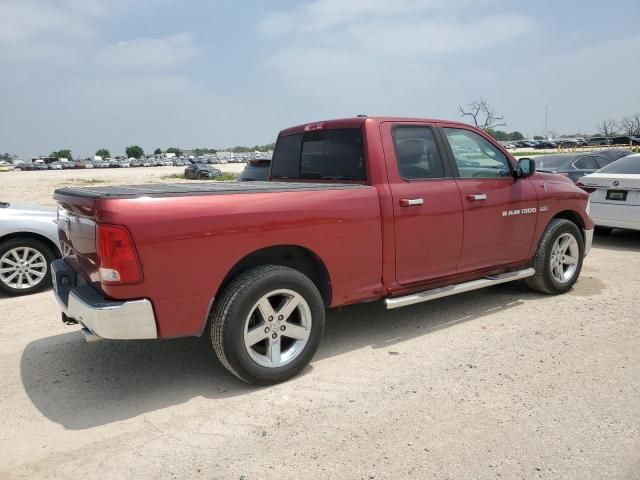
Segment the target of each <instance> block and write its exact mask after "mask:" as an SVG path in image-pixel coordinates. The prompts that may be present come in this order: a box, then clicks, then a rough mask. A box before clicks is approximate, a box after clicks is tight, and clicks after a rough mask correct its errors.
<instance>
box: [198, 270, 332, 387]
mask: <svg viewBox="0 0 640 480" xmlns="http://www.w3.org/2000/svg"><path fill="white" fill-rule="evenodd" d="M324 314H325V312H324V303H323V301H322V297H321V296H320V292H318V289H317V288H316V286H315V285H314V284H313V282H312V281H311V280H310V279H309V278H308V277H306V276H305V275H303V274H302V273H300V272H298V271H297V270H293V269H291V268H288V267H281V266H277V265H266V266H261V267H256V268H253V269H250V270H248V271H246V272H244V273H242V274H240V275H239V276H238V277H237V278H236V279H234V280H233V281H232V282H231V283H230V284H229V285H228V286H227V287H226V288H225V289H224V291H223V293H222V295H221V296H220V297H219V299H217V300H216V303H215V306H214V309H213V312H212V314H211V318H210V333H211V342H212V344H213V349H214V351H215V353H216V356H217V357H218V359H219V360H220V361H221V362H222V364H223V365H224V366H225V367H226V368H227V369H228V370H229V371H230V372H231V373H233V374H234V375H236V376H237V377H238V378H240V379H242V380H244V381H246V382H249V383H255V384H258V385H269V384H273V383H278V382H282V381H285V380H288V379H289V378H291V377H293V376H295V375H296V374H298V373H299V372H300V371H301V370H302V369H303V368H304V367H305V366H306V365H307V364H308V363H309V361H310V360H311V358H312V357H313V355H314V353H315V352H316V350H317V348H318V345H319V343H320V339H321V338H322V333H323V331H324Z"/></svg>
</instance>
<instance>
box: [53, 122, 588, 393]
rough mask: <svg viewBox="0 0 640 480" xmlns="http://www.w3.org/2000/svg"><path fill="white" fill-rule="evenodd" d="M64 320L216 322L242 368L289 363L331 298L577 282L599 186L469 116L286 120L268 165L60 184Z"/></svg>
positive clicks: (58, 286)
mask: <svg viewBox="0 0 640 480" xmlns="http://www.w3.org/2000/svg"><path fill="white" fill-rule="evenodd" d="M55 199H56V200H57V202H58V205H59V208H58V216H59V220H58V229H59V237H60V244H61V247H62V254H63V258H62V259H60V260H56V261H55V262H54V263H53V266H52V275H53V284H54V291H55V295H56V297H57V299H58V301H59V303H60V305H61V307H62V311H63V314H62V317H63V320H64V321H65V322H66V323H69V324H76V323H77V324H80V326H81V328H82V332H83V333H84V335H85V338H86V339H87V341H93V340H99V339H102V338H104V339H113V340H128V339H155V338H164V339H168V338H176V337H184V336H201V335H206V336H207V337H209V338H210V341H211V344H212V347H213V351H214V352H215V354H216V355H217V357H218V358H219V359H220V361H221V362H222V363H223V364H224V365H225V367H227V368H228V369H229V370H230V371H231V372H232V373H233V374H235V375H236V376H238V377H239V378H240V379H242V380H245V381H247V382H252V383H256V384H271V383H275V382H280V381H284V380H286V379H289V378H291V377H292V376H294V375H295V374H296V373H298V372H300V370H301V369H302V368H304V366H305V365H306V364H307V363H308V362H309V361H310V360H311V358H312V357H313V355H314V353H315V351H316V349H317V347H318V344H319V342H320V339H321V337H322V333H323V328H324V319H325V310H326V309H327V308H333V307H339V306H342V305H347V304H353V303H358V302H366V301H373V300H381V301H383V302H384V303H385V304H386V306H387V308H396V307H402V306H406V305H412V304H415V303H418V302H424V301H427V300H432V299H435V298H440V297H444V296H448V295H454V294H458V293H463V292H467V291H470V290H474V289H478V288H482V287H487V286H491V285H496V284H499V283H505V282H511V281H515V280H520V279H524V280H525V281H526V282H527V283H528V285H529V286H530V287H531V288H533V289H535V290H537V291H540V292H545V293H548V294H560V293H564V292H566V291H567V290H569V289H570V288H571V287H572V286H573V285H574V283H575V282H576V280H577V279H578V276H579V274H580V270H581V267H582V261H583V258H584V256H585V255H586V253H587V252H588V251H589V248H590V246H591V240H592V236H593V226H594V225H593V222H592V221H591V219H590V218H589V215H588V209H589V203H588V195H587V194H586V193H585V192H584V191H582V190H581V189H580V188H578V187H576V186H575V185H573V183H572V182H571V181H570V180H569V179H567V178H564V177H562V176H559V175H554V174H549V173H543V172H536V170H535V162H534V161H533V160H531V159H523V160H521V161H520V162H517V161H516V160H515V159H514V158H513V157H512V156H511V155H510V154H509V152H507V151H506V150H505V149H504V148H503V147H502V146H501V145H499V144H498V143H497V142H495V141H494V140H493V139H492V138H491V137H489V136H488V135H486V134H485V133H484V132H482V131H480V130H478V129H476V128H473V127H470V126H468V125H465V124H462V123H458V122H451V121H441V120H427V119H409V118H366V117H358V118H349V119H341V120H330V121H324V122H317V123H310V124H305V125H300V126H296V127H292V128H289V129H286V130H283V131H282V132H280V134H279V136H278V139H277V144H276V148H275V152H274V155H273V161H272V165H271V171H270V181H268V182H247V183H216V182H199V183H193V184H174V185H171V184H162V185H140V186H127V187H122V186H112V187H109V186H106V187H86V188H63V189H59V190H56V192H55Z"/></svg>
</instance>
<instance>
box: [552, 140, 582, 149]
mask: <svg viewBox="0 0 640 480" xmlns="http://www.w3.org/2000/svg"><path fill="white" fill-rule="evenodd" d="M554 143H555V144H556V145H558V146H559V147H562V148H576V147H577V146H578V141H577V140H576V139H574V138H560V139H558V140H555V141H554Z"/></svg>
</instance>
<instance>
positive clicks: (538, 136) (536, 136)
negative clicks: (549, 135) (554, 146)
mask: <svg viewBox="0 0 640 480" xmlns="http://www.w3.org/2000/svg"><path fill="white" fill-rule="evenodd" d="M533 139H534V140H544V137H541V136H540V135H534V136H533Z"/></svg>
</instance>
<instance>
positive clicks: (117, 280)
mask: <svg viewBox="0 0 640 480" xmlns="http://www.w3.org/2000/svg"><path fill="white" fill-rule="evenodd" d="M96 228H97V230H98V231H97V235H96V240H97V243H98V245H97V248H96V250H97V252H98V272H99V274H100V282H101V283H104V284H105V285H123V284H128V283H140V282H141V281H142V269H141V268H140V262H139V260H138V255H137V253H136V250H135V247H134V246H133V240H132V239H131V235H130V234H129V230H127V229H126V228H125V227H120V226H117V225H106V224H98V225H97V227H96Z"/></svg>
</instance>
